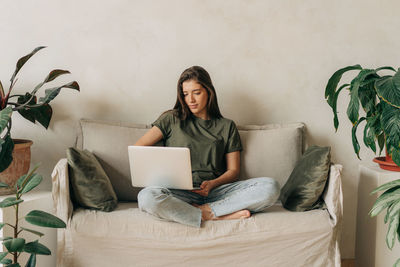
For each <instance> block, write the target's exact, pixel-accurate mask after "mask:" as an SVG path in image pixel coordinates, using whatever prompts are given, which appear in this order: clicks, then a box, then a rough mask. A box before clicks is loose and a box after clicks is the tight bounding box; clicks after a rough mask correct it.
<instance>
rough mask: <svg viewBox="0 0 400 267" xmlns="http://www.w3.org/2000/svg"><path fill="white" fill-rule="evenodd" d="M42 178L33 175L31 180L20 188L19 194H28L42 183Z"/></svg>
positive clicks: (38, 175)
mask: <svg viewBox="0 0 400 267" xmlns="http://www.w3.org/2000/svg"><path fill="white" fill-rule="evenodd" d="M42 180H43V178H42V176H41V175H40V174H37V173H35V174H33V176H32V178H31V179H29V181H28V182H27V183H26V185H25V186H24V187H23V188H22V190H21V194H25V193H28V192H29V191H31V190H32V189H34V188H35V187H36V186H38V185H39V184H40V183H41V182H42Z"/></svg>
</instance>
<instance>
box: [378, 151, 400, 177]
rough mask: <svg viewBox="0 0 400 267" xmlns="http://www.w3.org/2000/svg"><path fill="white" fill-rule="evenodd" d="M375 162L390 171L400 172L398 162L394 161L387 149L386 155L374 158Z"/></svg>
mask: <svg viewBox="0 0 400 267" xmlns="http://www.w3.org/2000/svg"><path fill="white" fill-rule="evenodd" d="M373 161H374V162H376V163H378V164H379V167H381V169H384V170H388V171H394V172H400V167H399V166H397V164H396V163H394V161H393V159H392V157H391V156H390V155H389V153H388V152H387V150H386V156H385V157H376V158H374V159H373Z"/></svg>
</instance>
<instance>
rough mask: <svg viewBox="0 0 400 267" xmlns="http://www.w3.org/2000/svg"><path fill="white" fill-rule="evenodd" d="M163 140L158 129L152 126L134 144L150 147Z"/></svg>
mask: <svg viewBox="0 0 400 267" xmlns="http://www.w3.org/2000/svg"><path fill="white" fill-rule="evenodd" d="M162 138H163V134H162V132H161V130H160V129H158V127H156V126H153V127H152V128H151V129H150V130H149V131H148V132H147V133H145V134H144V135H143V136H142V137H140V139H139V140H138V141H137V142H136V143H135V146H152V145H154V144H155V143H157V142H158V141H160V140H161V139H162Z"/></svg>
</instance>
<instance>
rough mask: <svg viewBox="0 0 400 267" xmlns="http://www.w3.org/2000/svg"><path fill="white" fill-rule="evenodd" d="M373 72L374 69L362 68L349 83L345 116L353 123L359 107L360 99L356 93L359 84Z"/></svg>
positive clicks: (356, 117) (355, 120)
mask: <svg viewBox="0 0 400 267" xmlns="http://www.w3.org/2000/svg"><path fill="white" fill-rule="evenodd" d="M374 73H375V70H370V69H363V70H361V71H360V73H359V74H358V75H357V76H356V77H355V78H354V79H353V80H352V81H351V83H350V102H349V106H348V107H347V117H348V118H349V120H350V121H351V122H352V123H353V125H354V124H355V123H356V122H357V120H358V112H359V109H360V99H359V93H358V90H359V88H360V85H361V83H362V82H363V81H364V80H365V78H366V77H368V76H369V75H371V74H374Z"/></svg>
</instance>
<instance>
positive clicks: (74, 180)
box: [67, 147, 117, 211]
mask: <svg viewBox="0 0 400 267" xmlns="http://www.w3.org/2000/svg"><path fill="white" fill-rule="evenodd" d="M67 160H68V165H69V180H70V185H71V186H70V188H71V191H72V192H71V198H72V201H73V202H74V204H75V205H77V206H81V207H84V208H90V209H97V210H102V211H112V210H114V209H115V207H116V206H117V196H116V194H115V192H114V189H113V187H112V185H111V182H110V180H109V179H108V176H107V174H106V173H105V172H104V170H103V168H102V167H101V165H100V163H99V161H98V160H97V159H96V157H95V156H94V155H93V154H92V153H91V152H89V151H88V150H80V149H76V148H72V147H71V148H68V149H67Z"/></svg>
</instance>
